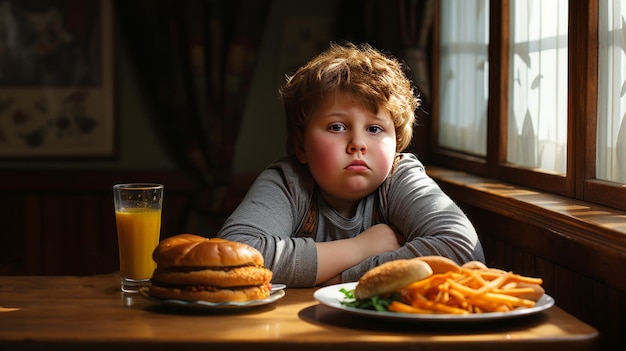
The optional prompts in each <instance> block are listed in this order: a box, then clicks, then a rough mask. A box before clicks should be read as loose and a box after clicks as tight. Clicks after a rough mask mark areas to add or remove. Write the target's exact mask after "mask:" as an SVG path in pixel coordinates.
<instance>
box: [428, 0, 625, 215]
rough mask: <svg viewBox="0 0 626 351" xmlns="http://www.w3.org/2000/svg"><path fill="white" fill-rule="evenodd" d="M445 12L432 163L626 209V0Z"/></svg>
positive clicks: (485, 4) (462, 6)
mask: <svg viewBox="0 0 626 351" xmlns="http://www.w3.org/2000/svg"><path fill="white" fill-rule="evenodd" d="M438 11H439V12H438V16H439V19H440V20H439V21H437V23H438V24H439V25H438V27H437V30H436V35H435V43H436V44H435V57H437V58H438V60H435V62H434V68H435V69H434V71H435V74H436V78H437V79H435V83H434V85H435V86H434V89H437V90H436V91H438V92H439V94H438V95H437V96H435V99H434V101H433V138H434V140H436V142H435V143H434V146H433V149H432V150H431V153H430V155H429V160H430V162H433V163H435V164H439V165H442V166H446V167H450V168H455V169H461V170H465V171H468V172H471V173H476V174H480V175H484V176H488V177H491V178H496V179H501V180H503V181H507V182H512V183H515V184H519V185H523V186H527V187H532V188H535V189H539V190H543V191H547V192H552V193H556V194H559V195H564V196H568V197H572V198H576V199H580V200H585V201H591V202H596V203H599V204H603V205H607V206H612V207H615V208H619V209H622V210H626V118H624V115H625V114H626V38H625V37H624V35H625V34H624V33H626V24H625V23H626V0H600V1H594V0H584V1H574V0H569V1H568V0H510V1H499V0H491V1H490V0H483V1H481V0H474V1H462V2H461V1H454V0H444V1H441V2H440V6H439V10H438Z"/></svg>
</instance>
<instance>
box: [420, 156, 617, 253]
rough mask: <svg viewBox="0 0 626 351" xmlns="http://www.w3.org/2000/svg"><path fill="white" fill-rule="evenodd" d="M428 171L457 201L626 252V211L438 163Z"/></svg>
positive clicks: (576, 238) (576, 239)
mask: <svg viewBox="0 0 626 351" xmlns="http://www.w3.org/2000/svg"><path fill="white" fill-rule="evenodd" d="M426 169H427V172H428V174H429V175H430V176H431V177H432V178H433V179H434V180H435V181H437V183H439V184H440V186H441V187H442V188H443V189H444V191H446V193H447V194H448V195H450V196H451V197H452V198H453V199H454V200H455V201H457V202H460V203H465V204H468V205H471V206H475V207H478V208H481V209H484V210H487V211H491V212H495V213H498V214H500V215H504V216H507V217H510V218H514V219H515V220H518V221H522V222H525V223H528V224H530V225H534V226H538V227H540V228H545V229H547V230H550V231H553V232H555V233H558V234H560V235H566V236H570V238H571V239H572V240H575V241H582V242H585V241H586V242H592V243H595V244H596V245H598V244H599V245H603V246H605V247H607V248H612V249H615V250H618V251H622V252H624V251H626V212H624V211H620V210H617V209H614V208H610V207H606V206H600V205H597V204H593V203H589V202H584V201H579V200H575V199H571V198H567V197H563V196H559V195H554V194H550V193H545V192H541V191H538V190H534V189H530V188H524V187H520V186H516V185H512V184H508V183H504V182H501V181H498V180H493V179H489V178H484V177H480V176H476V175H472V174H469V173H466V172H461V171H454V170H449V169H445V168H440V167H436V166H427V167H426Z"/></svg>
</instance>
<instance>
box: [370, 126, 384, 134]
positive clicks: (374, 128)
mask: <svg viewBox="0 0 626 351" xmlns="http://www.w3.org/2000/svg"><path fill="white" fill-rule="evenodd" d="M366 131H367V132H368V133H372V134H378V133H380V132H382V131H383V129H382V128H381V127H379V126H369V127H367V129H366Z"/></svg>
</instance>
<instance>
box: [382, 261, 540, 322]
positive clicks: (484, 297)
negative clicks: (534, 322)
mask: <svg viewBox="0 0 626 351" xmlns="http://www.w3.org/2000/svg"><path fill="white" fill-rule="evenodd" d="M542 283H543V281H542V279H541V278H533V277H527V276H523V275H519V274H515V273H512V272H506V271H502V270H498V269H493V268H480V269H470V268H465V267H461V270H460V272H447V273H440V274H433V275H431V276H430V277H428V278H425V279H422V280H420V281H416V282H414V283H412V284H410V285H408V286H406V287H404V288H402V289H400V290H399V291H398V293H399V296H400V299H401V301H393V302H392V303H391V304H390V305H389V311H392V312H404V313H448V314H469V313H486V312H507V311H512V310H514V309H517V308H529V307H533V306H534V305H535V300H536V299H538V298H539V297H540V296H541V295H542V294H543V288H541V284H542Z"/></svg>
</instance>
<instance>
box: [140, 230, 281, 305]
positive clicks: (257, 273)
mask: <svg viewBox="0 0 626 351" xmlns="http://www.w3.org/2000/svg"><path fill="white" fill-rule="evenodd" d="M152 258H153V259H154V261H155V262H156V263H157V267H156V269H155V270H154V273H153V274H152V278H151V286H150V287H149V288H148V289H149V290H148V293H149V294H150V295H151V296H154V297H158V298H164V299H178V300H187V301H210V302H235V301H250V300H259V299H266V298H268V297H269V295H270V290H271V284H270V281H271V279H272V271H271V270H269V269H268V268H266V267H265V265H264V260H263V256H262V255H261V253H260V252H259V251H258V250H257V249H255V248H253V247H251V246H249V245H246V244H244V243H240V242H235V241H229V240H224V239H219V238H211V239H209V238H205V237H202V236H198V235H193V234H179V235H175V236H172V237H169V238H166V239H164V240H162V241H161V242H160V243H159V245H158V246H157V247H156V248H155V250H154V252H153V253H152Z"/></svg>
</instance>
